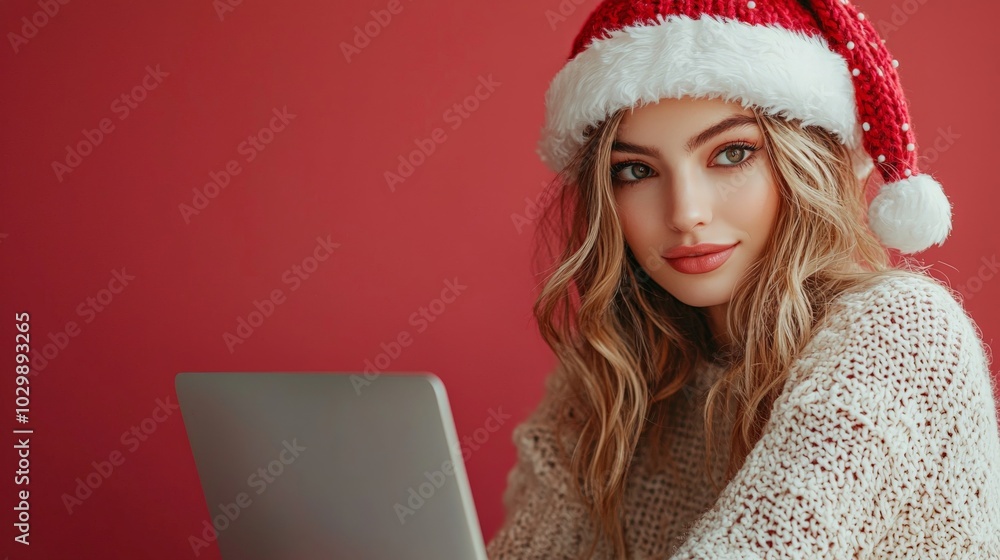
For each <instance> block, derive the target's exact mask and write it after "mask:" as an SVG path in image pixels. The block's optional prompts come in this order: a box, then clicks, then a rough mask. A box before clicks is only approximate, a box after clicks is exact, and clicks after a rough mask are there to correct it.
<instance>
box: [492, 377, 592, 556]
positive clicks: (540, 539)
mask: <svg viewBox="0 0 1000 560" xmlns="http://www.w3.org/2000/svg"><path fill="white" fill-rule="evenodd" d="M545 385H546V392H545V395H544V396H543V398H542V400H541V402H540V403H539V405H538V406H537V407H536V409H535V410H534V411H533V412H532V413H531V414H530V415H529V416H528V418H527V419H526V420H525V421H524V422H522V423H521V424H519V425H518V426H517V427H515V428H514V432H513V441H514V444H515V447H516V449H517V463H516V464H515V465H514V467H513V469H511V470H510V471H509V473H508V475H507V487H506V489H505V490H504V493H503V505H504V509H505V512H506V515H505V518H504V522H503V524H502V525H501V527H500V529H498V531H497V533H496V534H495V535H494V536H493V538H492V539H491V540H490V542H489V544H488V545H487V547H486V552H487V556H488V557H489V558H490V560H515V559H516V560H535V559H537V560H542V559H545V560H558V559H563V558H565V559H571V558H576V557H577V556H578V554H579V551H580V550H581V549H580V548H579V547H580V546H581V538H582V536H583V535H582V533H581V522H582V521H583V520H584V516H585V511H584V509H583V507H582V504H579V503H578V501H577V500H575V499H574V498H575V495H574V494H572V489H571V488H570V487H569V481H570V478H569V475H568V472H569V470H568V465H566V464H565V462H563V461H560V459H559V457H558V455H557V454H556V440H555V433H554V423H555V421H556V419H557V416H558V413H559V412H564V411H565V407H564V405H563V404H562V403H561V401H560V398H561V395H562V383H561V378H560V377H559V370H558V368H557V369H556V370H555V371H554V372H553V373H551V374H550V375H549V376H548V377H547V378H546V382H545ZM583 544H589V541H587V542H586V543H583Z"/></svg>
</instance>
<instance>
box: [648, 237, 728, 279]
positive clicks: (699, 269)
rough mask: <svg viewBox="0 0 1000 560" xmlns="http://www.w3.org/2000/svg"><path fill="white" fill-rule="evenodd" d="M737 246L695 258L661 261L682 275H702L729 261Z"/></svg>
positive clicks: (664, 258)
mask: <svg viewBox="0 0 1000 560" xmlns="http://www.w3.org/2000/svg"><path fill="white" fill-rule="evenodd" d="M737 245H739V243H736V244H735V245H733V246H732V247H729V248H728V249H723V250H722V251H719V252H717V253H708V254H705V255H699V256H697V257H678V258H676V259H668V258H666V257H663V260H665V261H667V264H669V265H670V266H672V267H674V270H676V271H678V272H682V273H684V274H704V273H706V272H712V271H713V270H715V269H717V268H719V267H720V266H722V265H723V263H725V262H726V260H728V259H729V256H730V255H732V254H733V251H735V250H736V246H737Z"/></svg>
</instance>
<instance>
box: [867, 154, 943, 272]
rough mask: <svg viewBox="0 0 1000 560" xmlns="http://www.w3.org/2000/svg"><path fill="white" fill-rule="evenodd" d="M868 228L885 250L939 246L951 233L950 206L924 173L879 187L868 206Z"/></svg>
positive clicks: (935, 184) (931, 178) (933, 182)
mask: <svg viewBox="0 0 1000 560" xmlns="http://www.w3.org/2000/svg"><path fill="white" fill-rule="evenodd" d="M868 227H869V228H870V229H871V230H872V232H873V233H874V234H875V235H876V236H877V237H878V238H879V241H880V242H881V243H882V244H883V245H885V246H886V247H890V248H893V249H899V250H900V251H901V252H903V253H917V252H920V251H923V250H924V249H927V248H929V247H930V246H931V245H935V244H937V245H941V244H942V243H944V240H945V239H946V238H947V237H948V234H949V232H950V231H951V203H950V202H948V197H947V196H945V194H944V190H943V189H942V188H941V183H939V182H938V181H937V180H935V179H934V178H933V177H931V176H930V175H928V174H926V173H924V174H920V175H913V176H910V177H908V178H906V179H903V180H900V181H896V182H894V183H887V184H884V185H882V187H881V188H880V189H879V192H878V194H877V195H876V196H875V198H874V199H873V200H872V203H871V205H870V206H869V207H868Z"/></svg>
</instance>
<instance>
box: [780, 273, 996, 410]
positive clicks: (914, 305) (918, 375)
mask: <svg viewBox="0 0 1000 560" xmlns="http://www.w3.org/2000/svg"><path fill="white" fill-rule="evenodd" d="M987 350H988V348H987V347H986V345H985V344H983V342H982V336H981V334H980V331H979V328H978V327H977V326H976V324H975V322H974V321H973V319H972V317H971V316H970V315H969V314H968V312H967V311H966V310H965V308H964V306H963V305H962V303H961V301H960V300H959V299H958V298H957V297H956V296H955V292H954V291H953V290H952V289H951V288H949V287H948V286H947V285H945V284H944V283H942V282H941V281H939V280H937V279H935V278H932V277H929V276H926V275H923V274H920V273H913V272H908V271H903V272H900V271H895V272H891V273H888V274H885V275H883V276H880V277H876V278H873V279H872V280H871V281H869V282H866V283H865V284H863V285H861V286H860V287H858V288H857V289H850V290H848V291H846V292H844V293H842V294H841V295H839V296H838V297H836V298H834V300H833V301H831V303H830V306H829V308H828V310H827V314H826V316H824V318H823V320H822V321H821V323H820V324H819V325H818V326H817V328H816V329H815V330H814V331H813V336H812V338H811V339H810V340H809V342H808V343H807V344H806V345H805V347H804V349H803V351H802V354H801V356H800V357H799V360H798V362H799V365H800V366H802V367H799V368H795V371H794V372H792V373H790V378H791V379H792V381H793V383H794V382H795V381H796V380H797V381H817V379H816V378H815V376H816V375H819V376H821V377H823V373H824V372H825V374H826V375H827V376H834V377H836V379H828V380H824V382H829V383H843V385H844V388H845V390H851V391H869V392H873V393H880V392H881V393H883V396H885V395H886V394H889V392H892V391H895V390H898V389H900V388H905V387H914V386H928V385H933V386H941V387H947V386H949V385H951V383H952V381H956V380H957V381H962V382H964V383H960V384H962V385H966V386H967V387H969V388H970V389H972V388H973V387H979V388H982V387H985V385H986V384H988V383H991V375H990V368H989V358H988V352H987ZM810 372H812V373H810ZM809 378H812V379H809ZM955 388H956V387H955V386H952V387H951V389H952V390H955Z"/></svg>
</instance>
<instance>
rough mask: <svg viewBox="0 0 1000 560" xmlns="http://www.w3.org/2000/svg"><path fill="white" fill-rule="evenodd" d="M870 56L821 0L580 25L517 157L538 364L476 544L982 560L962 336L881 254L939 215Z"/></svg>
mask: <svg viewBox="0 0 1000 560" xmlns="http://www.w3.org/2000/svg"><path fill="white" fill-rule="evenodd" d="M897 65H898V62H897V61H895V60H893V59H892V58H891V57H890V56H889V54H888V52H887V51H886V49H885V46H884V44H883V43H882V41H881V40H880V39H879V38H878V36H877V34H876V32H875V30H874V28H873V27H872V26H871V25H870V24H869V23H868V22H867V20H865V19H864V14H863V13H862V12H860V11H858V9H857V8H856V7H855V6H853V5H852V4H850V3H848V0H815V1H812V2H806V1H796V0H760V1H759V2H753V1H749V2H732V1H725V2H723V1H719V0H703V1H698V0H676V1H662V2H660V1H657V2H643V1H636V0H631V1H629V0H608V1H605V2H603V3H602V4H601V5H600V6H599V7H598V8H597V9H596V10H595V11H594V13H592V14H591V16H590V17H589V18H588V20H587V22H586V24H585V25H584V28H583V30H582V31H581V32H580V35H579V36H578V37H577V39H576V41H575V43H574V47H573V51H572V53H571V55H570V60H569V62H568V63H567V65H566V66H565V67H564V68H563V69H562V70H561V71H560V72H559V74H557V76H556V78H555V79H554V80H553V82H552V84H551V86H550V89H549V92H548V94H547V96H546V104H547V122H546V127H545V128H544V129H543V136H542V141H541V143H540V149H539V154H540V155H541V156H542V159H543V160H544V161H545V162H546V163H547V164H548V165H549V166H550V167H551V168H552V169H553V170H554V171H556V172H557V173H558V175H557V181H556V182H555V183H554V186H555V187H557V188H559V198H558V199H557V202H555V203H553V204H552V205H550V206H549V207H548V208H547V212H548V214H547V216H545V218H544V220H543V221H542V225H543V229H542V230H541V231H542V233H543V234H549V233H555V234H556V236H555V237H554V240H555V241H556V242H557V244H555V245H552V244H546V245H545V248H547V249H549V250H550V252H552V254H551V255H550V256H551V257H552V258H554V259H555V261H556V262H555V263H554V265H553V266H551V267H550V269H549V270H550V271H551V272H550V274H549V276H548V278H547V279H546V283H545V285H544V287H543V290H542V293H541V295H540V296H539V299H538V301H537V302H536V305H535V314H536V317H537V319H538V322H539V325H540V329H541V333H542V335H543V337H544V338H545V340H546V342H547V343H548V344H549V345H550V346H551V347H552V349H553V351H554V352H555V353H556V355H557V357H558V360H559V365H558V367H557V368H556V369H555V370H554V371H553V372H552V373H551V374H550V375H549V377H548V378H547V380H546V393H545V397H544V398H543V400H542V402H541V403H540V404H539V405H538V407H537V409H536V410H535V411H534V412H533V413H532V414H531V415H530V417H529V418H528V419H527V420H525V421H524V422H523V423H522V424H520V425H519V426H518V427H517V428H515V430H514V441H515V444H516V445H517V450H518V462H517V464H516V465H515V466H514V468H513V469H512V470H511V471H510V474H509V477H508V485H507V489H506V491H505V493H504V505H505V508H506V511H507V515H506V519H505V521H504V524H503V526H502V527H501V528H500V530H499V531H498V532H497V534H496V535H495V536H494V538H493V540H492V541H491V542H490V543H489V546H488V553H489V556H490V558H491V559H492V560H501V559H507V558H510V559H521V560H524V559H533V558H538V559H542V558H544V559H559V558H595V557H596V558H616V559H618V558H635V559H640V558H642V559H645V558H674V559H689V558H705V559H716V560H720V559H721V560H725V559H737V558H739V559H764V558H768V559H770V558H780V559H784V558H789V559H790V558H810V559H815V558H831V559H832V558H836V559H843V558H862V559H865V558H1000V435H998V425H997V423H998V418H997V401H996V387H995V386H994V381H993V379H992V377H991V374H990V367H989V365H990V364H989V359H988V357H987V352H986V347H985V346H984V344H983V343H982V340H981V339H980V336H979V333H978V329H977V328H976V326H975V325H974V323H973V322H972V320H971V318H970V317H969V316H968V314H967V313H966V311H965V310H964V308H963V307H962V305H961V303H960V302H959V301H958V300H957V299H956V296H955V294H956V293H955V292H953V291H952V290H951V289H950V288H948V287H946V286H945V285H944V284H942V283H940V282H938V281H937V280H935V279H933V278H932V277H930V276H928V275H926V274H925V273H924V271H923V270H920V269H918V268H917V267H915V266H913V265H912V264H904V265H902V266H897V265H894V264H893V263H892V261H891V259H890V254H889V250H890V249H895V250H898V251H900V252H902V253H914V252H918V251H922V250H924V249H926V248H928V247H930V246H931V245H933V244H941V243H943V242H944V240H945V238H946V237H947V236H948V234H949V232H950V228H951V207H950V204H949V202H948V199H947V198H946V197H945V195H944V193H943V190H942V189H941V185H940V184H939V183H938V182H937V181H936V180H935V179H934V178H933V177H931V176H929V175H927V174H921V173H919V170H918V166H917V159H916V158H917V156H916V150H915V136H914V131H913V129H912V128H911V127H910V124H909V115H908V110H907V106H906V102H905V100H904V99H903V97H902V90H901V88H900V85H899V81H898V76H897V74H896V71H895V68H896V67H897ZM876 171H877V172H876ZM869 178H871V179H873V180H875V181H878V180H881V185H880V188H879V191H878V194H877V196H875V198H874V200H872V202H871V203H870V204H867V203H866V189H867V185H868V184H869V183H868V179H869ZM866 207H867V211H866ZM553 249H554V251H553ZM904 263H905V261H904Z"/></svg>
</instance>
